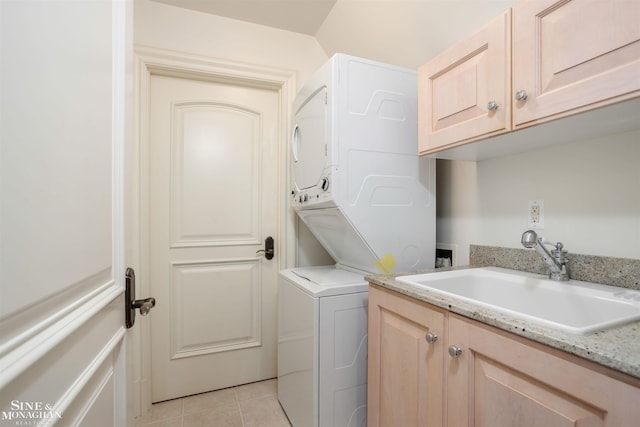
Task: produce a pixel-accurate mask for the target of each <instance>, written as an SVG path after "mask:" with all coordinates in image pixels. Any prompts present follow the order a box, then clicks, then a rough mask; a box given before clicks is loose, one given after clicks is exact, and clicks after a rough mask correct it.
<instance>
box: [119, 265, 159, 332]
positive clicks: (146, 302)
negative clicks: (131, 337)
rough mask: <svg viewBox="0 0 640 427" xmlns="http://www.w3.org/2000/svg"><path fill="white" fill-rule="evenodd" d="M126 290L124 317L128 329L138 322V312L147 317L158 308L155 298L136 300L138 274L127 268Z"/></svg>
mask: <svg viewBox="0 0 640 427" xmlns="http://www.w3.org/2000/svg"><path fill="white" fill-rule="evenodd" d="M124 281H125V290H124V313H125V314H124V315H125V325H126V326H127V328H130V327H132V326H133V324H134V323H135V322H136V310H138V309H139V310H140V315H141V316H146V315H147V314H149V311H151V309H152V308H153V307H155V306H156V299H155V298H153V297H152V298H145V299H135V298H136V273H135V271H134V270H133V268H127V271H126V273H125V280H124Z"/></svg>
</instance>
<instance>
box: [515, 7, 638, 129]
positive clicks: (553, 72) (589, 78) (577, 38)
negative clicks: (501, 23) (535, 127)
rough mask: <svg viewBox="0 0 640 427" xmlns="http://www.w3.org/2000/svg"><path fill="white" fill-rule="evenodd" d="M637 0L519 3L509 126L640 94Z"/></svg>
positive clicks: (569, 112)
mask: <svg viewBox="0 0 640 427" xmlns="http://www.w3.org/2000/svg"><path fill="white" fill-rule="evenodd" d="M639 23H640V2H638V1H628V0H611V1H602V0H581V1H564V0H536V1H523V2H520V3H518V4H517V5H516V6H515V7H514V9H513V92H514V94H515V92H516V91H519V90H525V91H527V93H528V98H527V99H526V100H523V101H515V100H514V111H513V117H514V127H516V128H517V127H518V126H522V125H528V124H535V123H536V121H538V120H539V119H544V118H546V117H550V116H554V115H557V116H554V117H561V116H563V115H568V114H573V113H577V112H580V111H582V110H585V109H590V108H594V107H598V106H602V105H607V104H611V103H614V102H618V101H621V100H624V99H628V98H631V97H634V96H638V95H640V92H639V91H640V24H639Z"/></svg>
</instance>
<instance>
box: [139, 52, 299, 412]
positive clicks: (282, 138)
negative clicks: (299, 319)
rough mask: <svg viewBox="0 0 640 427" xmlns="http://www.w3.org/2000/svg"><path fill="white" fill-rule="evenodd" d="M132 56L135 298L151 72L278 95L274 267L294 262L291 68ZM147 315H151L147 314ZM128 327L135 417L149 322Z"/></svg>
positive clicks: (147, 357)
mask: <svg viewBox="0 0 640 427" xmlns="http://www.w3.org/2000/svg"><path fill="white" fill-rule="evenodd" d="M134 53H135V55H134V59H135V64H134V66H135V138H134V144H135V147H132V149H133V150H132V151H134V152H135V153H136V155H137V157H136V158H135V159H133V160H132V161H131V163H130V164H129V168H130V170H131V173H130V177H131V180H130V184H131V186H130V189H131V192H130V199H129V201H130V203H129V205H130V209H129V212H128V224H127V229H128V230H129V231H130V233H131V238H132V240H133V245H132V247H133V249H132V252H133V253H131V259H132V264H133V266H135V269H136V271H137V273H136V278H137V289H136V292H137V295H136V298H146V297H147V296H149V292H150V285H149V250H148V245H147V244H148V241H149V184H148V176H149V97H150V91H151V88H150V85H151V77H152V76H165V77H181V78H191V79H198V80H204V81H214V82H218V83H230V84H239V85H246V86H251V87H255V88H261V89H268V90H273V91H275V92H277V93H278V97H279V106H280V108H279V115H278V126H277V135H276V141H277V148H278V164H277V165H276V169H277V174H278V189H279V194H278V203H277V204H278V212H277V215H278V218H280V219H279V221H278V225H277V231H276V235H275V236H273V237H274V238H275V241H276V245H275V250H276V251H277V253H279V254H281V256H280V257H279V265H278V268H279V269H284V268H287V267H288V266H292V265H294V263H295V228H296V226H295V224H296V217H295V212H293V210H292V209H290V206H289V205H290V200H289V197H288V194H289V185H288V183H289V178H290V177H289V173H290V172H289V171H290V164H289V163H290V160H289V155H288V153H289V150H290V144H291V142H290V139H291V138H290V135H289V133H290V132H289V129H291V124H290V122H291V103H292V102H293V98H294V96H295V88H296V81H295V78H296V73H295V71H292V70H287V69H281V68H274V67H268V66H263V65H258V64H247V63H243V62H236V61H231V60H226V59H218V58H211V57H206V56H202V55H196V54H191V53H184V52H176V51H170V50H165V49H158V48H154V47H149V46H141V45H136V46H135V47H134ZM151 315H153V313H151ZM139 321H140V324H139V325H138V327H137V328H135V330H134V331H133V333H134V335H135V336H134V337H133V339H132V340H131V344H132V346H133V349H132V351H133V366H132V371H133V388H134V390H133V396H132V397H133V402H132V403H133V412H134V415H135V416H139V415H143V414H145V413H147V412H148V411H149V410H150V408H151V339H150V334H151V330H150V325H149V322H145V321H144V320H142V319H139Z"/></svg>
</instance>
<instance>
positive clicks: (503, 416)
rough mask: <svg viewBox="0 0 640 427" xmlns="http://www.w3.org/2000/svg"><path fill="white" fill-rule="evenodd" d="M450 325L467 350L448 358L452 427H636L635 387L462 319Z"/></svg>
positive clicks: (639, 392)
mask: <svg viewBox="0 0 640 427" xmlns="http://www.w3.org/2000/svg"><path fill="white" fill-rule="evenodd" d="M448 325H449V345H456V346H459V347H461V348H462V354H461V355H460V356H459V357H457V358H453V357H450V356H447V375H448V376H447V381H448V383H447V384H448V387H447V399H448V401H447V407H448V425H449V426H451V427H453V426H456V427H459V426H466V425H469V426H476V427H511V426H560V425H588V426H594V427H595V426H611V427H613V426H631V425H637V420H638V419H640V406H639V405H638V402H640V388H638V381H635V384H634V385H632V384H628V383H626V382H623V381H619V380H616V379H614V378H612V375H611V371H607V370H604V369H598V368H596V369H589V368H587V367H586V365H592V364H590V363H588V362H580V361H579V360H578V359H576V358H574V357H570V356H569V355H566V354H563V353H562V352H560V351H557V350H552V349H548V348H546V347H544V346H542V345H539V344H535V343H530V342H528V341H526V340H524V339H521V338H518V337H515V336H513V335H510V334H508V333H507V332H503V331H499V330H497V329H494V328H491V327H489V326H485V325H481V324H479V323H477V322H473V321H470V320H468V319H465V318H463V317H460V316H457V315H453V314H451V315H450V316H449V320H448ZM606 372H609V374H606Z"/></svg>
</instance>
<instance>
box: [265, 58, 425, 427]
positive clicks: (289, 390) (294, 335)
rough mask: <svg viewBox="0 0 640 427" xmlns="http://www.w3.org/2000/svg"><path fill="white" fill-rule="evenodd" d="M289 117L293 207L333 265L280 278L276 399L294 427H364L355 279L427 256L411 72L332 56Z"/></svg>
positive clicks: (363, 342) (362, 288)
mask: <svg viewBox="0 0 640 427" xmlns="http://www.w3.org/2000/svg"><path fill="white" fill-rule="evenodd" d="M293 114H294V118H293V123H294V125H295V127H294V130H293V141H292V156H293V159H292V163H293V168H292V183H291V186H292V188H291V197H292V205H293V207H294V208H295V210H296V212H297V214H298V216H299V218H300V219H301V220H302V221H303V222H304V223H305V224H306V225H307V227H308V228H309V230H310V231H311V232H312V233H313V235H314V236H315V237H316V238H317V239H318V241H319V242H320V243H321V244H322V245H323V246H324V248H325V249H326V250H327V252H328V253H329V254H330V255H331V256H332V257H333V259H334V260H335V261H336V264H335V265H331V266H321V267H298V268H293V269H288V270H283V271H281V272H280V278H279V283H278V398H279V400H280V403H281V405H282V407H283V409H284V410H285V412H286V414H287V416H288V417H289V420H290V421H291V423H292V425H293V427H307V426H313V427H330V426H336V427H343V426H365V425H366V417H367V406H366V405H367V305H368V304H367V302H368V292H367V287H368V285H367V282H366V281H365V280H364V276H365V275H367V274H371V273H374V274H375V273H382V272H387V271H393V272H402V271H412V270H417V269H422V268H432V267H433V264H434V260H435V160H434V159H427V158H420V157H418V155H417V152H418V146H417V145H418V136H417V132H418V124H417V75H416V73H415V72H414V71H411V70H406V69H403V68H399V67H395V66H391V65H387V64H382V63H378V62H373V61H369V60H365V59H362V58H356V57H353V56H348V55H342V54H337V55H335V56H333V57H332V58H331V60H330V61H329V62H327V63H326V64H325V65H324V66H323V67H321V68H320V69H319V70H318V71H317V72H316V73H315V74H314V75H313V77H312V78H311V79H310V80H309V82H308V83H307V84H306V85H305V86H304V87H303V88H302V89H301V90H300V92H299V93H298V95H297V97H296V99H295V101H294V104H293Z"/></svg>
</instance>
